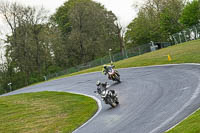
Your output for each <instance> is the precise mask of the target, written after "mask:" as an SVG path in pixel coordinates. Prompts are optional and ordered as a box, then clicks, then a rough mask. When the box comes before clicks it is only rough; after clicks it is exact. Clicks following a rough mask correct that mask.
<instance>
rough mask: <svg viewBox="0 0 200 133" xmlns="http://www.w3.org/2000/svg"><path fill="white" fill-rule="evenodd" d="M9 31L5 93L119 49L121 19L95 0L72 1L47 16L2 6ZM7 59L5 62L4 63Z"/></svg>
mask: <svg viewBox="0 0 200 133" xmlns="http://www.w3.org/2000/svg"><path fill="white" fill-rule="evenodd" d="M0 15H1V17H2V18H4V20H5V21H6V23H7V25H8V26H9V28H10V30H11V33H10V34H8V35H7V36H6V40H5V42H4V43H6V48H5V49H6V50H5V58H6V59H4V63H1V70H0V88H2V89H1V92H7V91H10V90H9V86H8V83H12V89H13V90H15V89H18V88H21V87H24V86H27V85H29V84H32V83H35V82H39V81H42V80H44V76H45V75H48V74H51V73H54V72H58V71H61V70H64V69H67V68H69V67H73V66H76V65H79V64H85V63H87V62H89V61H91V60H94V59H96V58H99V57H102V56H105V55H107V54H108V49H109V48H112V49H113V51H119V50H120V48H121V47H120V41H119V40H120V39H121V34H120V32H121V29H120V27H119V25H116V22H117V17H116V16H115V15H114V14H113V13H112V12H111V11H107V10H106V9H105V8H104V6H102V5H101V4H99V3H97V2H94V1H91V0H69V1H67V2H65V3H64V4H63V5H62V6H60V7H59V8H58V9H57V10H56V12H55V13H54V14H53V15H50V16H48V12H47V11H46V10H45V9H44V8H35V7H30V6H22V5H20V4H18V3H9V2H1V3H0ZM2 60H3V59H2Z"/></svg>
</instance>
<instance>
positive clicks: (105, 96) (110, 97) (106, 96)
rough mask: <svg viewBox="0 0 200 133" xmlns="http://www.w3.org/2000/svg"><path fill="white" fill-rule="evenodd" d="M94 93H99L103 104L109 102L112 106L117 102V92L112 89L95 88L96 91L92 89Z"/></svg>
mask: <svg viewBox="0 0 200 133" xmlns="http://www.w3.org/2000/svg"><path fill="white" fill-rule="evenodd" d="M94 93H96V94H97V95H99V96H100V97H101V99H102V100H103V101H104V102H105V104H109V105H110V106H111V107H113V108H115V107H116V106H117V105H118V104H119V100H118V97H117V94H116V92H115V91H114V90H108V89H107V88H106V89H103V90H101V89H99V88H97V91H94Z"/></svg>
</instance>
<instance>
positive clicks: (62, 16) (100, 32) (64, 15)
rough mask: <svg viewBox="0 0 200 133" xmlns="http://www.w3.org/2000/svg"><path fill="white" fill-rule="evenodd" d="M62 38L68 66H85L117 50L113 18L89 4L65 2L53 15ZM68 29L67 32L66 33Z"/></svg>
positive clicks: (88, 0)
mask: <svg viewBox="0 0 200 133" xmlns="http://www.w3.org/2000/svg"><path fill="white" fill-rule="evenodd" d="M52 18H53V21H54V22H56V23H57V25H58V27H59V28H60V29H61V31H62V32H63V33H65V34H63V37H62V38H63V41H62V42H63V43H62V44H60V45H62V46H61V47H62V48H64V49H63V50H65V51H66V52H67V54H66V56H67V58H66V60H67V62H68V64H70V65H73V66H75V65H77V64H81V63H83V64H84V63H86V62H88V61H91V60H93V59H96V58H98V57H101V56H104V55H105V54H106V53H107V51H108V49H109V48H112V49H113V50H117V49H118V46H119V42H118V41H119V38H118V33H117V32H118V31H117V26H116V25H115V21H116V20H117V18H116V16H115V15H114V14H113V13H112V12H108V11H107V10H106V9H105V8H104V7H103V6H101V5H100V4H99V3H96V2H93V1H91V0H73V1H72V0H69V1H68V2H66V3H64V5H63V6H61V7H60V8H59V9H58V10H57V12H56V13H55V14H54V15H53V17H52ZM68 29H70V30H68Z"/></svg>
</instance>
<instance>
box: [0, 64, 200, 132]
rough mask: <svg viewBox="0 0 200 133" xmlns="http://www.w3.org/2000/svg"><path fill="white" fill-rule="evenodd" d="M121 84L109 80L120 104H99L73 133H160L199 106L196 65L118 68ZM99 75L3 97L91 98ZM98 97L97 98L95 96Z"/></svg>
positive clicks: (50, 83)
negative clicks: (59, 94) (56, 94)
mask: <svg viewBox="0 0 200 133" xmlns="http://www.w3.org/2000/svg"><path fill="white" fill-rule="evenodd" d="M119 73H120V74H121V78H122V82H121V83H120V84H116V83H113V82H112V81H109V82H108V83H109V84H110V85H111V86H110V89H114V90H116V91H117V93H118V96H119V102H120V105H119V106H118V107H116V108H114V109H112V108H110V106H108V105H105V104H104V103H102V109H101V110H100V111H99V113H98V115H97V116H96V117H95V118H94V119H92V120H90V121H89V123H87V124H86V125H84V126H82V127H81V128H79V129H78V130H76V131H75V132H76V133H86V132H87V133H122V132H123V133H130V132H135V133H162V132H164V131H166V130H167V129H169V128H171V127H172V126H174V125H175V124H177V123H178V122H180V121H181V120H183V119H184V118H185V117H187V116H188V115H190V114H191V113H192V112H194V111H195V110H196V109H198V108H199V107H200V65H194V64H180V65H165V66H153V67H142V68H128V69H120V70H119ZM97 80H101V81H107V80H106V77H105V76H103V75H102V74H101V73H100V72H95V73H90V74H82V75H77V76H73V77H68V78H63V79H57V80H53V81H48V82H45V83H41V84H38V85H34V86H30V87H26V88H23V89H20V90H16V91H14V92H11V93H8V94H5V95H3V96H6V95H13V94H19V93H28V92H38V91H64V92H75V93H83V94H86V95H92V96H95V94H94V93H93V91H94V90H96V85H95V83H96V81H97ZM98 98H99V97H98Z"/></svg>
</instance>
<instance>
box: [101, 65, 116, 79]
mask: <svg viewBox="0 0 200 133" xmlns="http://www.w3.org/2000/svg"><path fill="white" fill-rule="evenodd" d="M113 68H115V65H113V64H112V63H111V65H103V73H104V75H106V74H108V72H109V71H112V69H113ZM115 71H116V70H115ZM116 74H117V76H119V73H118V72H117V71H116ZM108 79H110V80H111V76H110V75H109V74H108Z"/></svg>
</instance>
